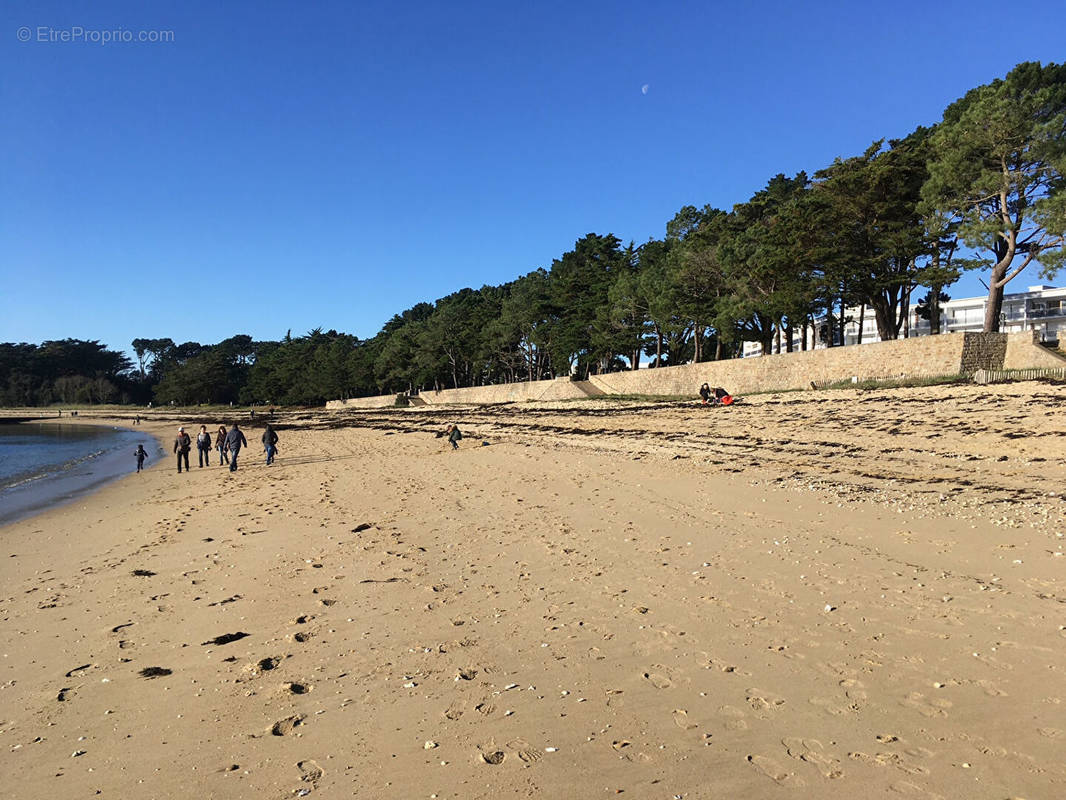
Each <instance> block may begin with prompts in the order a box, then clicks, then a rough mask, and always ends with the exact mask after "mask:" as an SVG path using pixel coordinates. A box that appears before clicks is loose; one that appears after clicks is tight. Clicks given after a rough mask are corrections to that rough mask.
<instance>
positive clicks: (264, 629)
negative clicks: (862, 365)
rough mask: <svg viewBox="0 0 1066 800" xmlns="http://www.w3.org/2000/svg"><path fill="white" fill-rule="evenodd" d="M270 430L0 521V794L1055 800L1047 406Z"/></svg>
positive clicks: (822, 406)
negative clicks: (201, 460)
mask: <svg viewBox="0 0 1066 800" xmlns="http://www.w3.org/2000/svg"><path fill="white" fill-rule="evenodd" d="M85 421H88V419H86V420H85ZM101 421H102V420H101ZM452 421H454V422H458V423H459V425H460V427H461V428H462V430H463V432H464V435H465V438H464V439H463V441H462V443H461V449H460V451H459V452H452V451H451V449H450V447H449V446H448V444H447V442H446V440H445V439H443V438H437V437H436V436H435V435H434V434H435V433H436V432H437V431H440V430H443V428H444V425H445V424H446V423H448V422H452ZM112 422H113V420H112ZM179 422H183V423H184V424H186V425H187V426H188V425H189V424H191V423H192V424H196V425H197V426H198V425H199V422H200V421H199V420H195V419H193V420H189V419H186V420H178V419H177V418H176V417H174V418H172V417H169V416H164V415H162V414H160V415H156V416H153V417H150V418H148V419H147V420H146V422H145V424H144V425H143V426H142V429H143V430H145V431H150V432H155V433H157V434H158V435H159V436H160V437H161V438H163V439H164V440H165V441H166V443H167V444H169V441H170V438H171V437H172V435H173V429H174V428H175V427H176V425H177V424H178V423H179ZM204 422H208V420H204ZM213 422H214V427H215V428H217V424H218V422H228V421H227V420H215V421H213ZM277 423H278V426H279V428H280V430H279V435H280V436H281V442H280V448H281V449H280V453H279V457H278V461H277V463H276V464H275V465H274V466H273V467H269V468H268V467H266V466H265V465H263V463H262V457H261V448H260V447H258V445H257V442H258V439H259V435H260V430H258V429H252V430H248V431H247V434H248V437H249V440H250V441H252V442H253V446H252V447H251V448H250V452H249V451H246V453H245V456H244V458H243V459H242V468H241V469H240V471H238V472H237V473H236V474H235V475H231V474H230V473H229V472H228V471H226V470H225V469H224V468H220V467H217V466H215V467H212V468H210V469H197V468H196V467H195V464H194V466H193V469H192V472H191V473H189V474H182V475H180V476H179V475H178V474H176V472H175V470H174V466H173V464H172V463H171V460H170V459H169V458H168V459H166V460H165V461H163V462H162V463H156V464H153V465H152V467H151V468H150V469H149V470H148V471H147V472H146V473H143V474H141V475H135V474H134V475H130V476H129V477H128V478H126V479H123V480H122V481H120V482H118V483H117V484H114V485H111V486H109V487H107V488H105V489H103V490H101V491H100V492H98V493H96V494H94V495H92V496H90V497H87V498H83V499H81V500H79V501H77V502H76V503H74V504H72V505H69V506H66V507H63V508H60V509H57V510H54V511H52V512H48V513H46V514H43V515H40V516H37V517H34V518H32V519H29V520H25V521H22V522H20V523H16V524H14V525H11V526H7V527H4V528H2V529H0V541H2V548H3V551H2V554H3V556H4V557H3V559H2V567H0V585H2V587H3V589H2V592H0V595H2V609H0V611H2V619H3V626H2V629H0V631H2V642H0V656H2V660H0V745H2V747H0V773H2V774H3V775H4V776H5V780H4V795H5V796H8V797H17V798H19V799H20V800H34V799H36V798H41V800H45V799H47V800H53V799H54V798H78V797H114V798H185V797H189V798H198V800H201V799H203V798H244V797H248V798H278V800H280V799H281V798H288V797H293V796H299V795H301V794H304V795H310V796H312V797H335V798H342V797H359V798H433V797H436V798H442V799H443V798H503V797H545V798H588V797H602V796H616V795H623V796H625V797H633V798H686V799H690V798H776V797H780V798H794V797H812V798H857V797H861V798H877V797H906V798H935V797H943V798H960V800H961V798H967V799H970V798H990V799H992V800H1005V799H1006V798H1010V797H1022V798H1030V800H1033V799H1036V798H1054V797H1062V796H1066V759H1064V758H1063V747H1064V744H1066V708H1064V707H1063V702H1064V701H1066V674H1064V671H1066V659H1064V657H1063V656H1064V651H1066V633H1064V628H1066V613H1064V610H1063V609H1064V606H1063V603H1064V602H1066V583H1064V577H1063V570H1064V567H1066V563H1064V562H1066V557H1063V556H1062V553H1063V543H1064V540H1063V538H1062V535H1063V532H1064V531H1066V523H1064V519H1063V518H1064V514H1066V502H1064V500H1063V496H1062V495H1061V494H1060V493H1061V492H1062V491H1064V488H1066V485H1064V481H1063V479H1064V477H1066V454H1064V449H1063V441H1064V439H1063V433H1064V432H1066V389H1064V387H1062V386H1055V385H1050V384H1043V383H1025V384H1013V385H1009V386H994V387H993V386H988V387H978V386H955V387H940V388H924V389H898V390H883V391H871V392H851V391H847V392H840V391H837V392H809V393H789V394H779V395H768V396H760V397H757V398H752V399H751V400H750V401H749V402H745V403H742V404H740V405H738V406H735V407H733V408H728V409H709V408H702V407H699V406H698V405H696V404H693V403H675V404H641V403H629V404H626V403H619V402H609V403H608V402H574V403H558V404H546V405H536V404H522V405H512V406H499V407H493V408H477V409H475V408H467V409H458V408H457V409H441V408H432V407H429V408H425V409H411V410H380V411H372V412H362V413H360V412H344V413H336V414H327V413H324V412H316V413H311V412H306V413H291V414H284V415H279V416H278V418H277ZM209 428H211V429H213V428H212V426H211V425H209ZM483 441H484V442H488V443H489V446H487V447H486V446H482V442H483ZM168 450H169V447H168ZM193 460H194V461H195V453H193ZM131 462H132V458H131ZM132 467H133V464H132V463H131V469H132Z"/></svg>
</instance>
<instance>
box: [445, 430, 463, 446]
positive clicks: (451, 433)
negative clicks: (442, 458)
mask: <svg viewBox="0 0 1066 800" xmlns="http://www.w3.org/2000/svg"><path fill="white" fill-rule="evenodd" d="M462 438H463V433H462V431H460V430H459V426H458V425H449V426H448V441H449V442H451V443H452V450H458V449H459V440H460V439H462Z"/></svg>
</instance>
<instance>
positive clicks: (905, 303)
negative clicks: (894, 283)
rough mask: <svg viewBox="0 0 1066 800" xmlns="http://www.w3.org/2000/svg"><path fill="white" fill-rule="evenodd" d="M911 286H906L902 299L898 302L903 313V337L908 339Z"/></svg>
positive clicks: (909, 333)
mask: <svg viewBox="0 0 1066 800" xmlns="http://www.w3.org/2000/svg"><path fill="white" fill-rule="evenodd" d="M911 288H912V287H910V286H908V287H907V291H906V292H905V293H904V295H903V299H902V301H901V302H900V311H901V313H902V314H903V338H904V339H909V338H910V337H911Z"/></svg>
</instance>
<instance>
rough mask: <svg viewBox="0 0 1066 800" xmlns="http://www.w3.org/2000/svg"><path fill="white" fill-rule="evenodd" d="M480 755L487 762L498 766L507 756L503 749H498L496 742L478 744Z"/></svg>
mask: <svg viewBox="0 0 1066 800" xmlns="http://www.w3.org/2000/svg"><path fill="white" fill-rule="evenodd" d="M478 757H479V758H480V759H481V760H482V761H484V762H485V763H486V764H490V765H491V766H494V767H497V766H499V765H500V764H502V763H503V760H504V759H505V758H507V754H506V753H504V752H503V750H499V749H497V747H496V745H494V744H485V745H478Z"/></svg>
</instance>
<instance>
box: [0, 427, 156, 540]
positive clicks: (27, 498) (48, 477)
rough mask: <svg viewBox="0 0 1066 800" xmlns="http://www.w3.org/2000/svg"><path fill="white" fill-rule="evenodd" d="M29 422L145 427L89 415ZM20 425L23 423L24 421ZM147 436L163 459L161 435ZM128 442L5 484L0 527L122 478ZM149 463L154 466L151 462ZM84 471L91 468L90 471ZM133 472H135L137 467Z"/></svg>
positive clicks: (135, 429) (134, 429)
mask: <svg viewBox="0 0 1066 800" xmlns="http://www.w3.org/2000/svg"><path fill="white" fill-rule="evenodd" d="M74 419H78V418H74ZM30 423H31V424H41V425H63V426H74V427H86V428H88V427H93V428H110V429H112V430H115V431H122V432H123V433H131V434H138V433H141V427H142V426H139V425H138V426H133V425H129V424H126V423H125V421H124V420H110V421H105V420H103V419H88V418H87V419H86V420H85V421H81V420H78V421H76V422H75V421H72V420H71V419H61V418H43V419H34V420H31V421H30ZM18 424H19V425H23V424H25V423H18ZM144 435H145V436H146V437H148V438H150V439H152V440H154V441H155V443H156V451H155V452H154V453H153V454H152V456H153V461H161V460H162V459H161V455H163V453H164V450H163V440H162V438H161V437H160V436H159V435H158V434H156V433H150V432H147V431H146V432H145V433H144ZM125 444H126V443H125V442H116V443H114V444H112V445H111V446H110V447H109V448H108V449H109V450H113V452H103V453H100V454H99V455H98V456H96V457H94V459H93V460H83V461H81V462H80V463H78V464H77V465H75V466H74V468H73V469H70V470H69V471H68V470H67V469H61V468H62V467H64V466H65V465H63V464H56V465H49V469H48V471H46V472H45V473H43V474H41V475H36V476H31V477H29V478H28V479H26V480H23V481H21V482H20V483H17V484H14V485H12V486H8V487H5V488H4V489H3V490H2V492H0V494H2V496H3V499H4V501H5V509H4V511H3V513H2V514H0V530H2V529H3V528H5V527H6V526H9V525H12V524H14V523H16V522H20V521H22V520H26V519H29V518H31V517H34V516H37V515H40V514H43V513H47V512H48V511H50V510H52V509H54V508H59V507H62V506H64V505H66V504H68V503H72V502H76V501H77V500H79V499H81V498H84V497H88V496H90V495H92V494H93V493H94V492H97V491H99V490H100V489H102V488H104V487H106V486H108V485H110V484H112V483H115V482H116V481H121V480H122V479H123V478H125V477H126V476H127V475H128V474H130V471H129V470H128V469H127V468H126V467H128V464H129V461H130V458H129V456H130V454H129V453H125V455H123V453H124V452H125V451H124V450H122V449H121V448H122V447H124V446H125ZM131 446H132V445H131ZM150 466H152V465H151V464H150V465H149V467H150ZM85 470H88V472H86V471H85ZM133 474H136V471H135V470H134V471H133ZM9 509H12V510H9ZM0 535H2V534H0Z"/></svg>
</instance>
